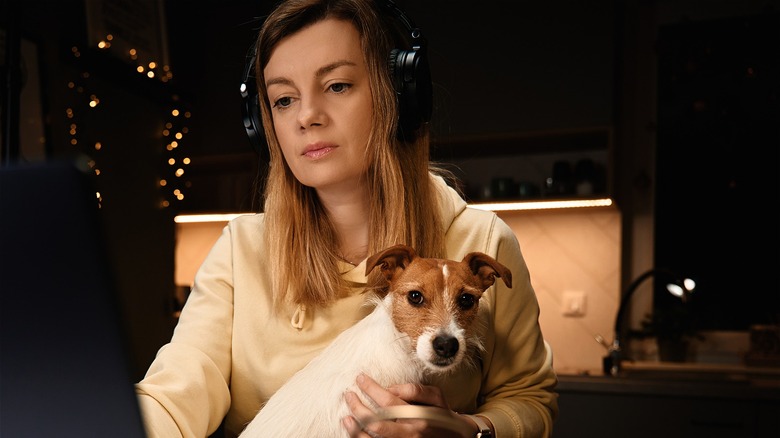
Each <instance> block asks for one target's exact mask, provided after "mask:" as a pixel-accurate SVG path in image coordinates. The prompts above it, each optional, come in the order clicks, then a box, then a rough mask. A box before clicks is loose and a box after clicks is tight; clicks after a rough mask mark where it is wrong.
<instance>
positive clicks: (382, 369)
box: [241, 245, 512, 438]
mask: <svg viewBox="0 0 780 438" xmlns="http://www.w3.org/2000/svg"><path fill="white" fill-rule="evenodd" d="M377 266H378V267H379V268H380V269H381V271H382V274H383V275H384V277H385V279H387V283H388V285H387V287H385V288H382V289H381V290H379V291H377V292H376V297H374V298H373V300H372V301H373V302H375V304H376V307H375V308H374V310H373V311H372V312H371V313H370V314H369V315H368V316H366V317H365V318H363V319H362V320H361V321H359V322H358V323H356V324H355V325H353V326H352V327H350V328H348V329H346V330H344V332H342V333H341V334H340V335H339V336H337V337H336V338H335V339H334V340H333V342H332V343H331V344H330V345H329V346H328V347H326V348H325V349H324V350H323V351H322V352H321V353H320V354H319V355H318V356H317V357H315V358H314V359H313V360H312V361H311V362H310V363H309V364H308V365H306V367H304V368H303V369H301V370H300V371H298V372H297V373H296V374H295V375H293V377H292V378H290V380H289V381H288V382H287V383H285V384H284V385H283V386H282V387H281V388H280V389H279V390H278V391H277V392H276V393H275V394H274V395H273V396H272V397H271V398H270V399H269V400H268V402H266V403H265V405H264V406H263V407H262V408H261V409H260V411H259V412H258V413H257V415H256V416H255V418H254V419H253V420H252V421H251V422H250V423H249V425H248V426H247V427H246V429H244V431H243V432H242V433H241V437H242V438H256V437H315V436H316V437H348V436H349V435H348V433H347V431H346V429H344V427H343V426H342V422H341V419H342V418H343V417H345V416H347V415H349V414H350V411H349V408H348V407H347V404H346V402H345V401H344V393H345V392H346V391H348V390H350V391H353V392H355V393H356V394H358V396H359V397H360V399H361V401H362V402H363V404H365V405H366V406H369V407H371V408H372V409H376V408H377V406H376V404H375V403H374V402H373V401H372V400H371V399H370V398H368V397H366V396H365V395H364V394H363V392H362V391H360V390H359V389H358V388H357V386H356V385H355V379H356V378H357V376H358V375H359V374H360V373H365V374H366V375H368V376H370V377H371V378H373V379H374V380H375V381H376V382H377V383H378V384H379V385H381V386H383V387H388V386H391V385H396V384H401V383H422V382H424V381H425V377H426V376H427V375H434V374H439V375H440V374H444V373H448V372H451V371H452V370H453V369H455V368H456V367H458V366H459V365H461V364H463V363H471V364H473V360H472V359H473V357H472V356H473V354H472V353H473V352H474V351H475V350H477V349H481V348H482V343H481V341H480V340H479V339H478V337H477V336H476V334H475V333H474V330H473V329H472V323H473V322H474V320H475V319H476V317H477V310H478V308H479V299H480V298H481V297H482V294H483V293H484V291H485V290H486V289H487V288H488V287H490V286H492V285H493V283H494V282H495V278H496V277H500V278H501V279H502V280H503V281H504V283H505V284H506V285H507V286H508V287H512V273H511V272H510V271H509V270H508V269H507V268H506V267H505V266H503V265H502V264H500V263H499V262H497V261H496V260H495V259H493V258H492V257H490V256H488V255H487V254H483V253H480V252H472V253H469V254H467V255H466V256H465V257H464V258H463V260H462V261H461V262H456V261H452V260H443V259H433V258H423V257H419V256H418V255H417V254H416V252H415V250H414V249H413V248H411V247H409V246H406V245H396V246H392V247H390V248H387V249H385V250H383V251H381V252H379V253H377V254H375V255H373V256H371V257H370V258H369V259H368V260H367V261H366V275H368V274H369V273H370V272H371V271H373V270H374V268H376V267H377Z"/></svg>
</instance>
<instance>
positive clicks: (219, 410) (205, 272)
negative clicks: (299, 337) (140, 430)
mask: <svg viewBox="0 0 780 438" xmlns="http://www.w3.org/2000/svg"><path fill="white" fill-rule="evenodd" d="M231 247H232V246H231V231H230V226H227V227H225V229H224V231H223V233H222V235H221V236H220V237H219V239H218V240H217V242H216V243H215V245H214V247H213V248H212V249H211V251H210V252H209V255H208V256H207V257H206V259H205V261H204V262H203V264H202V266H201V268H200V269H199V270H198V273H197V274H196V276H195V284H194V286H193V288H192V290H191V292H190V295H189V297H188V298H187V302H186V304H185V305H184V308H183V309H182V312H181V316H180V318H179V321H178V323H177V325H176V329H175V330H174V333H173V336H172V338H171V341H170V342H169V343H168V344H166V345H164V346H163V347H162V348H161V349H160V350H159V351H158V353H157V356H156V357H155V359H154V361H153V362H152V364H151V366H150V367H149V370H148V371H147V373H146V376H145V377H144V378H143V380H141V381H140V382H139V383H137V384H136V394H137V396H138V399H139V404H140V406H141V412H142V414H143V417H144V423H145V426H146V430H147V434H148V436H149V437H150V438H154V437H166V438H171V437H185V438H189V437H204V436H208V435H209V434H210V433H212V432H214V431H215V430H216V429H217V427H219V425H220V423H221V422H222V419H223V418H224V416H225V413H226V412H227V411H228V408H229V407H230V391H229V387H228V385H229V382H230V369H231V347H230V342H229V340H230V339H231V336H232V327H233V275H232V256H231ZM226 340H227V341H226Z"/></svg>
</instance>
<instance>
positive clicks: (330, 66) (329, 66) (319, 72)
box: [314, 59, 357, 78]
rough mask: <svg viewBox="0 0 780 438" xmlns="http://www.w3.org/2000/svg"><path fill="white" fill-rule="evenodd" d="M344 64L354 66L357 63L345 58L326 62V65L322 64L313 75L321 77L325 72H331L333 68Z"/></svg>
mask: <svg viewBox="0 0 780 438" xmlns="http://www.w3.org/2000/svg"><path fill="white" fill-rule="evenodd" d="M345 65H346V66H350V67H354V66H356V65H357V64H355V63H354V62H352V61H349V60H346V59H342V60H339V61H336V62H332V63H330V64H327V65H324V66H322V67H320V68H318V69H317V73H315V74H314V76H315V77H316V78H321V77H323V76H325V75H326V74H328V73H330V72H332V71H333V70H335V69H337V68H339V67H343V66H345Z"/></svg>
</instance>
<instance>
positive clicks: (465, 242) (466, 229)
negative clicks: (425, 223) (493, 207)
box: [445, 207, 516, 254]
mask: <svg viewBox="0 0 780 438" xmlns="http://www.w3.org/2000/svg"><path fill="white" fill-rule="evenodd" d="M515 239H516V238H515V235H514V232H513V231H512V229H511V228H510V227H509V226H508V225H507V224H506V222H504V221H503V220H502V219H501V218H500V217H499V216H498V215H497V214H496V213H495V212H493V211H489V210H480V209H477V208H473V207H467V208H465V209H463V211H462V212H461V213H460V214H459V215H458V216H457V217H456V218H455V219H454V220H453V221H452V223H451V224H450V227H449V228H448V229H447V232H446V234H445V240H446V243H447V248H448V250H447V252H448V253H450V254H452V253H461V252H469V251H482V252H486V253H492V252H495V251H496V250H497V248H498V246H500V243H501V242H502V241H507V240H515Z"/></svg>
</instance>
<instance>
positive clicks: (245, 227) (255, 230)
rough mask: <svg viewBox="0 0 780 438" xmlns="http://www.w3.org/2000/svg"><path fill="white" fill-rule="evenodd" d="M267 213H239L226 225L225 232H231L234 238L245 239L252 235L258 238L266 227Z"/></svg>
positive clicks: (254, 238) (253, 237)
mask: <svg viewBox="0 0 780 438" xmlns="http://www.w3.org/2000/svg"><path fill="white" fill-rule="evenodd" d="M264 219H265V215H264V214H263V213H247V214H241V215H238V216H236V217H234V218H232V219H230V220H229V221H228V223H227V224H226V225H225V233H226V234H230V235H231V236H232V239H233V240H239V241H241V240H245V239H246V238H249V237H251V238H252V240H256V238H257V236H258V235H260V234H262V233H263V229H264V227H265V220H264Z"/></svg>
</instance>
